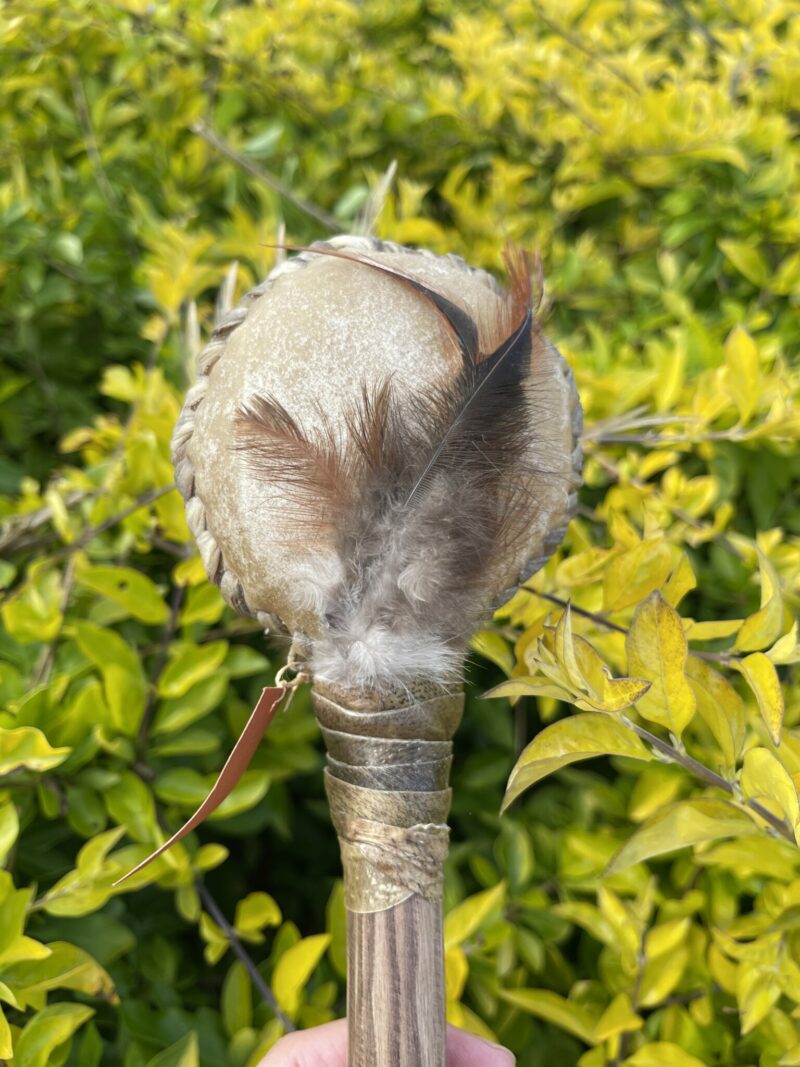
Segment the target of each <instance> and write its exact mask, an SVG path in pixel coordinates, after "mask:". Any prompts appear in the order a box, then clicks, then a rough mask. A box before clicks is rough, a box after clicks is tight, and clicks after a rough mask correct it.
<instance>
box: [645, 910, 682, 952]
mask: <svg viewBox="0 0 800 1067" xmlns="http://www.w3.org/2000/svg"><path fill="white" fill-rule="evenodd" d="M690 925H691V920H690V919H689V918H688V916H683V917H682V918H678V919H670V920H669V921H668V922H665V923H660V924H659V925H658V926H654V927H653V928H652V929H651V930H648V932H647V938H646V940H645V948H644V951H645V955H646V956H647V958H648V959H655V958H656V957H657V956H663V955H664V954H665V953H667V952H673V951H674V950H675V949H676V948H678V947H679V946H680V945H682V944H683V943H684V942H685V941H686V936H687V934H688V933H689V927H690Z"/></svg>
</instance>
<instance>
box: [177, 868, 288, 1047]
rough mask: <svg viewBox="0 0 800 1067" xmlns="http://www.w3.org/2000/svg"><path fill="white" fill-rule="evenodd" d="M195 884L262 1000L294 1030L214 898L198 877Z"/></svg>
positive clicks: (204, 904)
mask: <svg viewBox="0 0 800 1067" xmlns="http://www.w3.org/2000/svg"><path fill="white" fill-rule="evenodd" d="M195 886H196V888H197V892H198V893H199V894H200V899H201V900H202V901H203V906H204V907H205V909H206V911H207V912H208V914H209V915H210V916H211V918H212V919H213V920H214V922H215V923H216V924H217V926H218V927H219V928H220V930H222V932H223V933H224V934H225V936H226V937H227V939H228V941H229V942H230V945H231V948H232V949H233V951H234V953H235V954H236V955H237V956H238V957H239V959H240V961H241V962H242V964H243V966H244V968H245V970H246V971H247V973H248V974H249V975H250V978H251V980H252V982H253V985H254V986H255V987H256V989H257V990H258V992H259V993H260V994H261V996H262V997H263V999H264V1001H265V1002H266V1003H267V1004H268V1005H269V1007H270V1008H271V1009H272V1011H273V1012H274V1013H275V1018H276V1019H277V1020H278V1021H279V1022H280V1024H281V1026H282V1027H283V1028H284V1030H285V1031H286V1032H287V1033H289V1032H291V1031H293V1030H295V1029H296V1028H295V1026H294V1024H293V1023H292V1020H291V1019H290V1018H289V1017H288V1016H287V1015H286V1013H285V1012H283V1011H282V1010H281V1008H280V1006H279V1005H278V1002H277V1000H276V999H275V994H274V993H273V992H272V990H271V989H270V987H269V986H268V985H267V983H266V982H265V981H264V978H263V976H262V974H261V972H260V971H259V969H258V967H256V965H255V963H254V962H253V960H252V959H251V958H250V956H249V954H248V952H247V949H246V948H245V947H244V945H243V944H242V942H241V941H240V940H239V936H238V934H237V933H236V931H235V930H234V928H233V927H232V926H231V924H230V923H229V922H228V920H227V919H226V918H225V916H224V915H223V913H222V910H221V908H220V906H219V904H217V902H216V900H214V898H213V897H212V895H211V893H210V892H209V891H208V889H207V888H206V886H205V885H204V883H203V882H201V881H200V880H199V879H198V880H197V881H196V882H195Z"/></svg>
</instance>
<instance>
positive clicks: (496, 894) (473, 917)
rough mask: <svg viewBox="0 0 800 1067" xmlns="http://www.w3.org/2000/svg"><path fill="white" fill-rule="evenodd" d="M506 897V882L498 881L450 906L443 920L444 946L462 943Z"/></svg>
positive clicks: (449, 946)
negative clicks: (490, 886) (488, 887)
mask: <svg viewBox="0 0 800 1067" xmlns="http://www.w3.org/2000/svg"><path fill="white" fill-rule="evenodd" d="M505 898H506V883H505V882H498V884H497V885H495V886H492V888H491V889H485V890H484V891H483V892H482V893H476V894H475V895H474V896H471V897H467V899H466V900H462V901H461V903H460V904H456V906H455V907H454V908H452V909H451V910H450V911H449V912H448V913H447V915H446V916H445V920H444V946H445V948H446V949H447V948H453V946H454V945H462V944H463V943H464V942H465V941H467V940H468V939H469V938H470V937H472V935H473V934H474V933H475V931H476V930H477V929H478V928H479V927H480V926H481V925H482V924H483V923H484V922H485V921H486V920H487V919H488V918H489V916H490V915H491V914H492V912H493V911H495V910H496V909H498V908H500V907H501V906H502V904H503V902H504V900H505Z"/></svg>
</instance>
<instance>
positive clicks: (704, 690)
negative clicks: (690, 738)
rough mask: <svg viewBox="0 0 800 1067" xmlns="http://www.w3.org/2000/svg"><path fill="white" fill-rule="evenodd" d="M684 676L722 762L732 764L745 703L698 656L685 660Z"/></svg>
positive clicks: (742, 728) (738, 749) (736, 755)
mask: <svg viewBox="0 0 800 1067" xmlns="http://www.w3.org/2000/svg"><path fill="white" fill-rule="evenodd" d="M686 675H687V677H688V679H689V684H690V685H691V687H692V691H693V692H694V696H695V700H696V702H697V710H698V712H699V713H700V717H701V718H702V719H703V721H704V722H705V724H706V726H707V727H708V728H709V730H710V731H711V733H712V734H713V735H714V740H715V741H716V742H717V744H718V745H719V747H720V749H721V750H722V754H723V756H724V757H725V764H726V766H728V767H734V766H735V765H736V761H737V760H738V759H739V755H740V753H741V751H742V745H743V744H744V739H745V730H746V723H745V714H744V702H743V700H742V698H741V697H740V696H739V694H738V693H737V692H736V690H735V689H734V688H733V686H732V685H731V684H730V682H728V681H727V679H726V678H725V677H724V676H723V675H722V674H720V672H719V671H717V670H714V668H713V667H711V666H710V665H709V664H708V662H707V661H706V660H704V659H700V657H699V656H694V655H691V656H689V658H688V660H687V661H686Z"/></svg>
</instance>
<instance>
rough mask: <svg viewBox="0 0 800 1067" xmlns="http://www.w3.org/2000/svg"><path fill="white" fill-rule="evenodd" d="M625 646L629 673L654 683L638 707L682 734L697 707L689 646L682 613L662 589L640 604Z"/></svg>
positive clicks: (648, 716) (641, 711)
mask: <svg viewBox="0 0 800 1067" xmlns="http://www.w3.org/2000/svg"><path fill="white" fill-rule="evenodd" d="M625 646H626V649H627V652H628V674H630V675H632V676H634V677H636V678H644V679H646V680H647V681H649V682H651V683H652V686H651V688H650V689H649V690H648V691H647V692H646V693H645V694H644V695H643V696H642V697H641V698H640V699H639V700H638V701H637V703H636V710H637V711H638V712H639V713H640V714H641V715H642V716H644V718H646V719H650V720H651V721H653V722H657V723H660V724H661V725H662V726H665V727H666V728H667V729H668V730H670V731H671V732H672V733H673V734H675V735H676V736H677V737H680V735H681V733H682V732H683V730H684V727H686V725H687V724H688V723H689V722H690V720H691V718H692V715H693V714H694V709H695V699H694V693H693V692H692V689H691V686H690V685H689V682H688V680H687V678H686V675H685V673H684V668H685V666H686V658H687V656H688V653H689V646H688V644H687V642H686V635H685V634H684V632H683V625H682V623H681V618H680V615H678V613H677V611H675V609H674V608H673V607H671V606H670V605H669V604H668V603H667V602H666V600H664V598H663V597H662V596H661V594H660V593H651V595H650V596H649V597H648V598H647V600H645V601H644V602H643V603H642V604H640V605H639V606H638V607H637V609H636V611H635V612H634V615H633V621H632V622H631V626H630V629H629V630H628V636H627V638H626V641H625Z"/></svg>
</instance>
